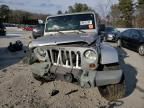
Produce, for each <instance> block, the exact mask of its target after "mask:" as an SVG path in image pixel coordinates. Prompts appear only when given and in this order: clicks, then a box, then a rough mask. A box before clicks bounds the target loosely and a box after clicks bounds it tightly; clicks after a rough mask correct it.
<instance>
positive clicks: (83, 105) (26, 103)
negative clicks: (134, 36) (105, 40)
mask: <svg viewBox="0 0 144 108" xmlns="http://www.w3.org/2000/svg"><path fill="white" fill-rule="evenodd" d="M30 35H31V32H24V31H18V30H8V34H7V36H6V37H0V54H1V56H0V108H143V107H144V103H143V101H144V79H143V78H144V67H143V66H144V57H141V56H139V55H138V54H137V53H135V52H133V51H130V50H127V49H124V48H122V49H120V48H116V49H117V50H118V53H119V57H120V61H121V67H122V69H123V70H124V72H125V76H126V89H127V96H126V97H125V98H123V99H120V100H117V101H114V102H108V101H107V100H105V99H104V98H103V97H101V95H100V94H99V91H98V89H97V88H90V89H82V88H80V87H79V86H76V85H73V84H70V83H66V82H61V81H54V82H49V83H43V82H39V81H37V80H35V79H34V78H33V77H32V74H31V71H30V66H29V65H26V64H23V63H22V59H23V57H24V56H25V53H24V51H20V52H15V53H11V52H9V51H8V50H7V46H8V45H9V42H15V41H16V40H21V41H22V42H23V43H24V45H25V46H27V44H28V42H29V41H30V39H29V36H30ZM111 45H113V46H114V47H115V46H116V45H115V44H114V43H112V44H111ZM52 90H59V93H58V94H57V95H55V96H51V93H52ZM70 91H75V92H73V93H71V94H69V95H66V94H67V93H68V92H70Z"/></svg>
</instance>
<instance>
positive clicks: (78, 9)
mask: <svg viewBox="0 0 144 108" xmlns="http://www.w3.org/2000/svg"><path fill="white" fill-rule="evenodd" d="M85 11H93V10H92V9H91V8H90V7H89V6H88V5H87V4H82V3H75V4H74V5H73V6H69V7H68V13H74V12H85Z"/></svg>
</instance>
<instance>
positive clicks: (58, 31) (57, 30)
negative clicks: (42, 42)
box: [55, 30, 64, 34]
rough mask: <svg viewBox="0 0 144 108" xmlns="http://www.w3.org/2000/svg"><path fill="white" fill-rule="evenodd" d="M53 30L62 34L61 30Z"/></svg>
mask: <svg viewBox="0 0 144 108" xmlns="http://www.w3.org/2000/svg"><path fill="white" fill-rule="evenodd" d="M55 32H58V33H60V34H64V33H63V32H61V31H59V30H56V31H55Z"/></svg>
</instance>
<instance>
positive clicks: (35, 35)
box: [32, 24, 45, 39]
mask: <svg viewBox="0 0 144 108" xmlns="http://www.w3.org/2000/svg"><path fill="white" fill-rule="evenodd" d="M44 25H45V24H38V25H37V26H36V27H35V28H34V29H33V31H32V36H33V38H34V39H36V38H38V37H41V36H43V34H44Z"/></svg>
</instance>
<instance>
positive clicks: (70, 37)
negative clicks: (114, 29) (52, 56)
mask: <svg viewBox="0 0 144 108" xmlns="http://www.w3.org/2000/svg"><path fill="white" fill-rule="evenodd" d="M95 39H96V34H94V33H89V34H88V33H85V34H60V35H47V36H43V37H41V38H38V39H36V40H33V41H32V42H31V43H30V45H29V47H37V46H45V45H60V44H66V43H75V42H86V43H87V44H91V43H92V42H93V41H94V40H95Z"/></svg>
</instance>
